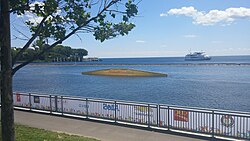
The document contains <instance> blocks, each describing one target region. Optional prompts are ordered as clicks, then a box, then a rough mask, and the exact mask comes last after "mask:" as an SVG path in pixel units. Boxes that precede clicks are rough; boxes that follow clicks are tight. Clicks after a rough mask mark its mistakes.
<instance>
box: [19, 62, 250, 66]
mask: <svg viewBox="0 0 250 141" xmlns="http://www.w3.org/2000/svg"><path fill="white" fill-rule="evenodd" d="M17 65H18V64H17ZM28 65H30V66H250V63H169V64H63V63H58V64H54V63H31V64H28Z"/></svg>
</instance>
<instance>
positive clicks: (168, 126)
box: [13, 93, 250, 140]
mask: <svg viewBox="0 0 250 141" xmlns="http://www.w3.org/2000/svg"><path fill="white" fill-rule="evenodd" d="M13 96H14V105H15V107H22V108H26V109H30V110H31V111H32V110H42V111H46V112H49V113H51V114H61V115H64V116H72V115H76V116H82V117H83V118H98V119H107V120H110V121H112V122H122V123H134V124H133V125H134V126H137V125H145V126H146V127H148V128H157V129H162V130H170V131H171V130H172V129H174V130H180V131H188V132H192V133H201V134H207V135H211V137H212V138H214V137H215V136H221V137H229V138H238V139H247V140H250V113H246V112H245V113H243V112H234V111H226V110H217V109H204V108H192V107H182V106H171V105H159V104H152V103H138V102H127V101H116V100H105V99H93V98H82V97H71V96H59V95H45V94H44V95H42V94H35V93H34V94H33V93H14V95H13Z"/></svg>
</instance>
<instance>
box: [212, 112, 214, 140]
mask: <svg viewBox="0 0 250 141" xmlns="http://www.w3.org/2000/svg"><path fill="white" fill-rule="evenodd" d="M212 140H214V110H212Z"/></svg>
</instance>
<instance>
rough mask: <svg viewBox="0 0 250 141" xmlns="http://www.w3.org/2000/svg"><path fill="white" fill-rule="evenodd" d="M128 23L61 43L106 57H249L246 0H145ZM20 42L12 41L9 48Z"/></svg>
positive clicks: (249, 16) (249, 17)
mask: <svg viewBox="0 0 250 141" xmlns="http://www.w3.org/2000/svg"><path fill="white" fill-rule="evenodd" d="M12 21H13V18H12ZM132 21H133V22H134V23H135V24H136V27H135V29H134V30H133V31H132V32H130V34H129V35H127V36H123V37H121V36H120V37H118V38H114V39H111V40H108V41H105V42H103V43H100V42H99V41H96V40H95V39H94V37H93V36H92V35H87V34H80V37H81V40H80V39H79V38H78V37H76V36H73V37H71V38H70V39H68V40H67V41H65V42H63V44H64V45H69V46H71V47H73V48H85V49H87V50H88V51H89V56H97V57H107V58H113V57H115V58H122V57H173V56H184V55H185V54H187V53H189V50H190V49H191V51H201V50H202V51H205V52H207V54H209V55H211V56H225V55H250V39H249V35H250V1H249V0H219V1H218V0H154V1H150V0H143V1H142V2H141V3H140V4H139V16H138V17H136V18H134V19H133V20H132ZM14 33H15V34H18V33H16V32H14ZM17 36H18V35H17ZM23 44H24V42H23V41H19V40H13V41H12V46H16V47H21V46H23Z"/></svg>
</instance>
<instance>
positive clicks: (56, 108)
mask: <svg viewBox="0 0 250 141" xmlns="http://www.w3.org/2000/svg"><path fill="white" fill-rule="evenodd" d="M57 100H58V99H57V95H56V96H55V111H56V112H58V106H57V104H58V103H57V102H58V101H57Z"/></svg>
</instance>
